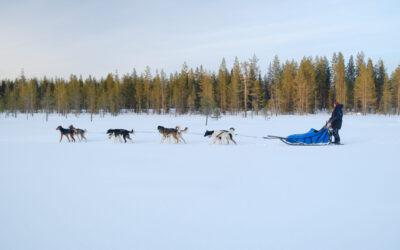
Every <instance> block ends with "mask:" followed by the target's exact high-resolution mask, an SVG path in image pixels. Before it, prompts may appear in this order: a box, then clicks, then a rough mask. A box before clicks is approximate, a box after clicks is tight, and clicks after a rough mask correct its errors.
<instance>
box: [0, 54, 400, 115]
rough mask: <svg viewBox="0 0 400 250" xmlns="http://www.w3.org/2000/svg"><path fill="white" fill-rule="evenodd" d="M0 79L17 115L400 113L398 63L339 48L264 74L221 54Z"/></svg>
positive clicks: (1, 98)
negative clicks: (113, 69) (208, 65)
mask: <svg viewBox="0 0 400 250" xmlns="http://www.w3.org/2000/svg"><path fill="white" fill-rule="evenodd" d="M0 81H1V83H0V112H7V113H8V114H14V115H17V113H18V111H19V112H23V113H28V114H32V115H33V114H34V113H36V112H46V113H52V112H57V113H60V114H68V113H80V112H89V113H91V114H97V113H101V114H104V113H111V114H113V115H117V114H118V113H120V112H121V110H130V111H132V112H137V113H141V112H146V113H150V112H151V113H157V114H160V113H168V112H170V111H171V110H173V111H174V112H176V113H177V114H186V113H196V112H199V111H200V112H203V111H204V110H205V109H209V108H211V109H212V110H213V111H215V112H218V113H222V114H225V113H231V114H237V113H242V112H243V113H244V114H245V115H247V112H248V111H252V112H253V113H254V114H256V115H258V114H259V112H261V111H262V112H264V114H266V113H267V112H268V113H271V114H276V115H278V114H294V113H296V114H309V113H314V112H316V111H321V110H329V109H331V108H332V103H333V102H335V101H338V102H340V103H342V104H344V107H345V110H346V111H353V112H361V113H363V114H366V113H383V114H392V113H396V114H399V113H400V66H399V67H397V68H396V69H395V71H394V72H392V73H391V74H390V76H389V74H388V72H386V68H385V65H384V62H383V61H382V60H379V61H378V62H376V64H374V63H373V62H372V60H371V59H366V58H365V56H364V54H363V53H362V52H361V53H359V54H357V56H356V58H353V56H351V57H350V59H349V60H348V62H345V60H344V57H343V55H342V53H340V52H339V53H334V54H333V56H332V58H331V60H328V59H327V58H326V57H315V58H312V57H304V58H303V59H302V60H301V61H300V62H296V61H294V60H291V61H289V60H288V61H285V62H280V61H279V58H278V57H277V56H275V58H274V60H273V62H272V63H270V65H269V67H268V69H267V70H266V73H265V74H263V73H262V71H261V70H260V68H259V66H258V59H257V57H256V56H254V57H253V58H251V59H250V60H248V61H243V62H239V60H238V59H237V58H236V59H235V62H234V64H233V67H232V68H231V69H228V68H227V66H226V63H225V59H222V62H221V65H220V68H219V70H218V72H210V71H207V70H205V69H204V68H203V67H202V66H200V67H197V68H195V69H192V68H188V66H187V65H186V63H184V64H183V67H182V69H181V71H180V72H176V73H174V74H170V75H169V76H167V75H166V74H165V73H164V72H163V70H161V71H156V73H155V75H152V74H151V70H150V68H149V67H147V68H146V70H145V72H143V73H140V74H138V73H137V72H136V70H133V72H131V73H129V74H125V75H122V76H120V75H118V74H111V73H110V74H108V75H107V77H105V78H101V79H96V78H94V77H90V76H89V77H87V78H86V79H83V78H82V77H77V76H75V75H71V76H70V78H69V79H62V78H55V79H53V78H51V79H50V78H47V77H43V78H41V79H37V78H31V79H26V78H25V76H24V73H23V72H22V73H21V76H20V77H18V78H17V79H15V80H8V79H3V80H0ZM206 107H209V108H206ZM203 113H204V112H203Z"/></svg>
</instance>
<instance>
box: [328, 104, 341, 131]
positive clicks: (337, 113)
mask: <svg viewBox="0 0 400 250" xmlns="http://www.w3.org/2000/svg"><path fill="white" fill-rule="evenodd" d="M342 109H343V104H339V105H337V106H336V107H335V109H334V110H333V112H332V116H331V118H330V119H329V122H330V123H331V124H332V128H334V129H335V128H337V129H341V128H342V117H343V110H342Z"/></svg>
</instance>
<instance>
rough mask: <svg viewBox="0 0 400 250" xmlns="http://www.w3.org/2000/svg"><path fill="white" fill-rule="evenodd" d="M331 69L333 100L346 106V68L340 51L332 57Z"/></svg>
mask: <svg viewBox="0 0 400 250" xmlns="http://www.w3.org/2000/svg"><path fill="white" fill-rule="evenodd" d="M332 70H333V86H334V88H335V89H334V93H335V100H336V101H337V102H339V103H341V104H343V105H344V107H345V108H346V106H347V104H346V100H347V98H346V97H347V86H346V79H345V76H346V68H345V66H344V58H343V54H342V53H341V52H339V53H338V55H337V56H336V54H334V56H333V59H332Z"/></svg>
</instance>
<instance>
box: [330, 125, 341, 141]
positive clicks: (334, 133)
mask: <svg viewBox="0 0 400 250" xmlns="http://www.w3.org/2000/svg"><path fill="white" fill-rule="evenodd" d="M332 134H333V137H334V138H335V141H334V143H340V136H339V129H338V128H334V129H333V131H332Z"/></svg>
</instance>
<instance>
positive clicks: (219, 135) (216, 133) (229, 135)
mask: <svg viewBox="0 0 400 250" xmlns="http://www.w3.org/2000/svg"><path fill="white" fill-rule="evenodd" d="M234 133H235V129H234V128H230V129H229V131H228V130H211V131H208V130H207V131H206V133H205V134H204V137H206V136H208V137H211V138H214V140H213V141H212V144H214V143H215V142H216V141H219V143H220V144H222V143H224V142H225V140H226V143H227V144H229V141H232V142H233V143H235V144H236V141H235V140H234V139H233V134H234Z"/></svg>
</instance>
